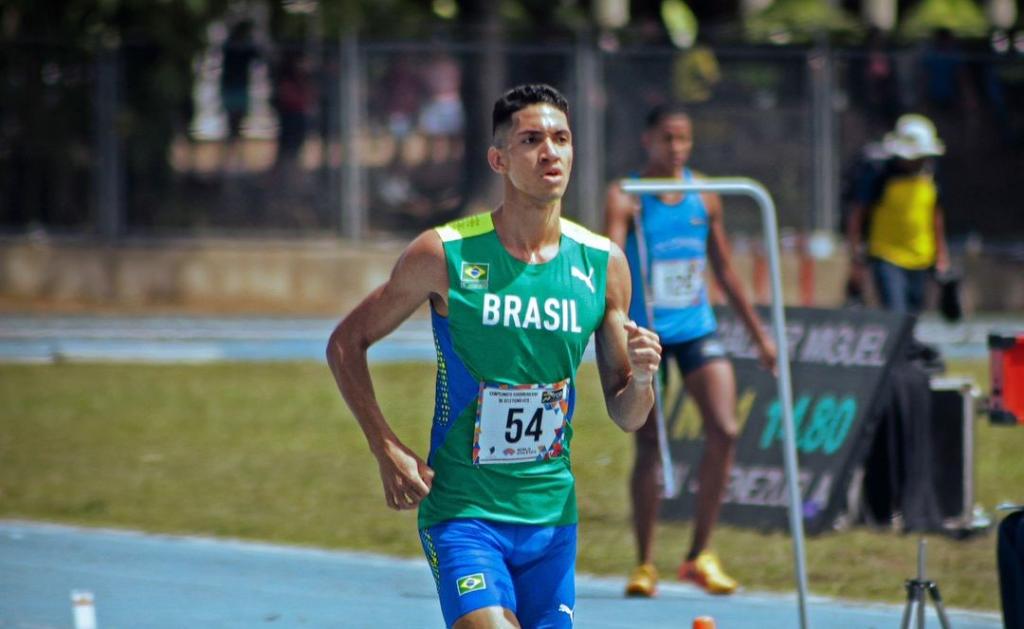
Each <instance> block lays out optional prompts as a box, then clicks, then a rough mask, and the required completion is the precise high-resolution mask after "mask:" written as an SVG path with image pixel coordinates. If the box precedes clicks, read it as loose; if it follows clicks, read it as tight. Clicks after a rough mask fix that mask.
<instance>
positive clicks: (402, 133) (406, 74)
mask: <svg viewBox="0 0 1024 629" xmlns="http://www.w3.org/2000/svg"><path fill="white" fill-rule="evenodd" d="M383 84H384V89H385V93H384V94H383V96H382V98H381V103H380V105H381V109H382V110H383V112H384V115H385V116H386V117H387V119H386V123H387V127H388V131H389V132H391V135H392V136H394V138H395V140H396V142H400V141H401V140H403V139H405V137H406V136H408V135H409V134H410V133H411V132H412V130H413V128H414V126H415V122H416V114H417V112H418V111H419V109H420V101H421V100H422V98H423V84H422V82H421V80H420V76H419V75H418V74H417V73H416V69H415V68H414V67H413V64H412V62H411V61H410V60H409V58H408V57H406V56H399V57H398V58H397V59H395V61H394V62H392V63H391V64H390V65H389V66H388V71H387V74H386V75H385V76H384V80H383Z"/></svg>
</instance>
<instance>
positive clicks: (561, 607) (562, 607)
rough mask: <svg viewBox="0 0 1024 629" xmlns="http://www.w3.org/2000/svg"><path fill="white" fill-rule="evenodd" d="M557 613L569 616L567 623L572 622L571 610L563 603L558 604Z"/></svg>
mask: <svg viewBox="0 0 1024 629" xmlns="http://www.w3.org/2000/svg"><path fill="white" fill-rule="evenodd" d="M558 611H560V612H564V613H566V614H569V622H573V617H572V608H571V607H569V606H568V605H566V604H565V603H559V604H558Z"/></svg>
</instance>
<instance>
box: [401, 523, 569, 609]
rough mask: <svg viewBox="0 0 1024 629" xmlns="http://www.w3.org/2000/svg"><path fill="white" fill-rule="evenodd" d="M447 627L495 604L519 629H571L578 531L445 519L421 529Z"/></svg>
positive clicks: (558, 527) (554, 527)
mask: <svg viewBox="0 0 1024 629" xmlns="http://www.w3.org/2000/svg"><path fill="white" fill-rule="evenodd" d="M420 541H421V542H422V543H423V552H424V553H425V554H426V556H427V562H428V563H429V564H430V567H431V570H432V571H433V573H434V581H435V582H436V584H437V593H438V597H439V598H440V600H441V612H442V613H443V614H444V622H445V624H446V625H447V626H449V627H451V626H452V625H453V624H455V621H456V620H458V619H459V618H460V617H462V616H464V615H465V614H468V613H469V612H471V611H474V610H477V609H480V608H482V607H489V606H492V605H498V606H501V607H504V608H506V609H510V610H512V611H513V612H515V614H516V618H518V619H519V623H520V624H521V625H522V626H523V628H524V629H533V628H540V627H544V628H548V627H552V628H556V627H557V628H569V627H572V616H573V610H574V609H575V607H576V580H575V576H576V575H575V572H576V525H575V524H571V525H568V526H527V525H522V524H504V523H501V522H491V521H486V520H472V519H466V520H448V521H446V522H442V523H440V524H437V525H435V526H431V527H428V528H425V529H422V530H420Z"/></svg>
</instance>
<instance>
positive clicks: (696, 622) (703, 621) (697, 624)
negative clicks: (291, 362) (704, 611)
mask: <svg viewBox="0 0 1024 629" xmlns="http://www.w3.org/2000/svg"><path fill="white" fill-rule="evenodd" d="M693 629H715V619H714V618H712V617H711V616H697V617H696V618H694V619H693Z"/></svg>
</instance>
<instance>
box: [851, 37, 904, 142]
mask: <svg viewBox="0 0 1024 629" xmlns="http://www.w3.org/2000/svg"><path fill="white" fill-rule="evenodd" d="M852 69H853V71H854V76H852V77H851V79H852V83H853V86H854V89H853V90H852V92H853V95H854V97H855V98H857V97H859V100H860V103H861V105H862V106H863V107H864V110H865V114H866V116H867V123H868V128H869V133H870V134H871V135H874V134H876V133H881V132H882V130H884V129H888V128H889V126H890V125H891V124H892V122H893V120H894V119H895V118H896V115H897V113H898V110H899V102H898V92H897V84H896V64H895V62H894V60H893V57H892V55H891V54H890V52H889V50H888V41H887V39H886V35H885V32H884V31H882V30H880V29H877V28H873V29H871V31H870V32H869V33H868V36H867V40H866V41H865V43H864V56H863V58H862V59H860V60H859V62H858V63H854V64H852Z"/></svg>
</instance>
